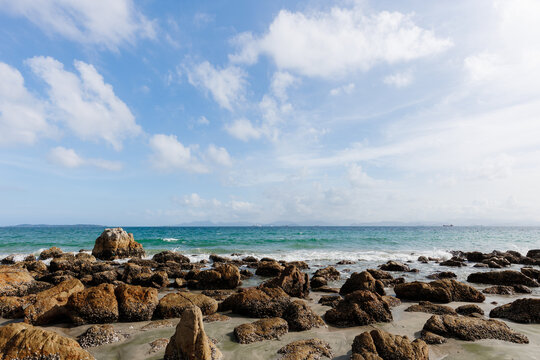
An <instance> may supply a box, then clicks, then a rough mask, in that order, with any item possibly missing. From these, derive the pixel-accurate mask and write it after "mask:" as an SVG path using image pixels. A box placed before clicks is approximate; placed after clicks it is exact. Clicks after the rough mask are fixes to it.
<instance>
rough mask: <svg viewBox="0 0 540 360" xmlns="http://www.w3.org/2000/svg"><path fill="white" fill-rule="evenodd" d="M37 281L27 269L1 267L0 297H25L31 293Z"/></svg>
mask: <svg viewBox="0 0 540 360" xmlns="http://www.w3.org/2000/svg"><path fill="white" fill-rule="evenodd" d="M34 285H35V280H34V278H33V277H32V275H31V274H30V273H29V272H28V270H26V269H21V268H17V267H14V266H9V265H1V266H0V296H25V295H27V294H28V293H30V292H31V289H32V288H33V286H34Z"/></svg>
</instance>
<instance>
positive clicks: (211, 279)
mask: <svg viewBox="0 0 540 360" xmlns="http://www.w3.org/2000/svg"><path fill="white" fill-rule="evenodd" d="M240 278H241V276H240V270H238V267H237V266H236V265H232V264H223V265H218V266H217V267H216V268H215V269H212V270H203V271H193V272H192V273H191V274H190V280H189V282H188V286H189V287H190V288H194V289H202V290H210V289H234V288H236V287H238V285H240V283H241V282H240Z"/></svg>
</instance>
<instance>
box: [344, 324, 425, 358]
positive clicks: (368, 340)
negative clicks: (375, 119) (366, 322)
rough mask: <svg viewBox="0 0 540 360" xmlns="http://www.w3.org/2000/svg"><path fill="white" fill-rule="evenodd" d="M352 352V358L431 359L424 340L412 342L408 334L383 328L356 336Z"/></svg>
mask: <svg viewBox="0 0 540 360" xmlns="http://www.w3.org/2000/svg"><path fill="white" fill-rule="evenodd" d="M352 353H353V356H352V357H351V359H372V360H377V359H400V360H428V359H429V350H428V346H427V344H426V343H425V342H424V341H423V340H420V339H416V340H414V341H412V342H411V341H410V340H409V339H408V338H407V337H406V336H399V335H393V334H390V333H387V332H386V331H383V330H371V331H366V332H363V333H361V334H360V335H358V336H356V337H355V338H354V341H353V344H352ZM355 354H357V355H359V356H355Z"/></svg>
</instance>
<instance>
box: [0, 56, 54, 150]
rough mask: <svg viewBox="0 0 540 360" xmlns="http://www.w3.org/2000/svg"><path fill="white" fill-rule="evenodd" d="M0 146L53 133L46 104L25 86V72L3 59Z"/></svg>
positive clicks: (27, 142) (20, 142) (24, 141)
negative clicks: (48, 120)
mask: <svg viewBox="0 0 540 360" xmlns="http://www.w3.org/2000/svg"><path fill="white" fill-rule="evenodd" d="M0 78H1V79H2V80H1V81H0V145H15V144H33V143H35V142H36V141H37V139H38V138H39V137H40V136H50V135H52V134H54V133H55V128H54V127H53V126H52V125H51V124H49V123H48V122H47V114H46V106H45V104H44V103H43V102H42V101H41V100H38V99H37V98H35V97H34V95H32V94H31V93H30V92H29V91H28V90H27V89H26V87H25V85H24V78H23V77H22V75H21V73H20V72H19V71H18V70H17V69H15V68H13V67H11V66H9V65H7V64H5V63H2V62H0Z"/></svg>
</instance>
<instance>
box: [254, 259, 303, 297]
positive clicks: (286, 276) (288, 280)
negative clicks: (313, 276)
mask: <svg viewBox="0 0 540 360" xmlns="http://www.w3.org/2000/svg"><path fill="white" fill-rule="evenodd" d="M262 286H263V287H269V288H277V287H279V288H281V289H283V291H285V293H287V294H288V295H289V296H294V297H299V298H307V297H308V296H309V289H310V286H309V276H308V274H305V273H303V272H301V271H300V270H299V269H298V268H297V267H296V266H294V265H289V266H287V267H286V268H285V270H283V271H282V272H281V273H280V274H279V276H278V277H276V278H274V279H271V280H268V281H266V282H265V283H263V284H262Z"/></svg>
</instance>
